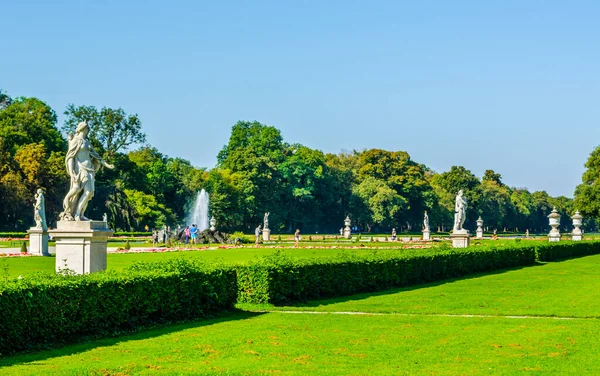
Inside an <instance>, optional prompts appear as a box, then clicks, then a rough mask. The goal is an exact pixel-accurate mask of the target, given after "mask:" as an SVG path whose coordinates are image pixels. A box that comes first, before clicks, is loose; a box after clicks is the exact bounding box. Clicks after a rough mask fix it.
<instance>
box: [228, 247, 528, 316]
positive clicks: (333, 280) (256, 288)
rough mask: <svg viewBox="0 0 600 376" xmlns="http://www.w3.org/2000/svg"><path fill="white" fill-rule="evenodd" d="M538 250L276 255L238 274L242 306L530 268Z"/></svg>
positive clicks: (488, 248) (255, 263)
mask: <svg viewBox="0 0 600 376" xmlns="http://www.w3.org/2000/svg"><path fill="white" fill-rule="evenodd" d="M535 261H536V252H535V246H534V245H533V244H530V245H527V244H524V245H513V246H510V247H502V246H487V247H482V246H480V247H470V248H465V249H446V248H439V249H437V248H433V249H430V250H406V251H402V252H400V253H390V252H385V253H381V252H377V251H373V252H371V253H369V254H367V255H366V256H365V255H361V256H359V255H358V254H344V255H340V256H338V257H333V258H316V259H292V258H289V257H287V256H284V255H282V254H281V253H276V254H273V255H270V256H266V257H264V258H262V259H259V260H256V261H254V262H253V263H251V264H249V265H247V266H245V267H240V268H239V269H238V288H239V294H238V301H239V302H242V303H244V302H245V303H272V304H283V303H287V302H293V301H305V300H307V299H316V298H322V297H332V296H343V295H350V294H354V293H358V292H366V291H378V290H384V289H388V288H391V287H399V286H407V285H413V284H418V283H423V282H430V281H436V280H442V279H446V278H453V277H460V276H464V275H468V274H473V273H478V272H484V271H489V270H497V269H502V268H511V267H515V266H522V265H531V264H533V263H535Z"/></svg>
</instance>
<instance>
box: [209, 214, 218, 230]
mask: <svg viewBox="0 0 600 376" xmlns="http://www.w3.org/2000/svg"><path fill="white" fill-rule="evenodd" d="M216 225H217V220H216V219H215V217H212V218H211V219H210V231H212V232H215V231H216V230H217V228H216V227H215V226H216Z"/></svg>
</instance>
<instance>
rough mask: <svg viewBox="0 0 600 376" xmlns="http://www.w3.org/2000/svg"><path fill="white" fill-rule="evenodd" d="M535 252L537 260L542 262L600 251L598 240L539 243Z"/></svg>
mask: <svg viewBox="0 0 600 376" xmlns="http://www.w3.org/2000/svg"><path fill="white" fill-rule="evenodd" d="M536 252H537V258H538V260H539V261H542V262H544V261H554V260H563V259H567V258H573V257H582V256H588V255H596V254H599V253H600V241H587V240H584V241H578V242H574V241H561V242H557V243H539V244H538V245H537V247H536Z"/></svg>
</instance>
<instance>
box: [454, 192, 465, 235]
mask: <svg viewBox="0 0 600 376" xmlns="http://www.w3.org/2000/svg"><path fill="white" fill-rule="evenodd" d="M466 218H467V199H466V198H465V197H464V196H463V191H462V189H461V190H460V191H458V195H457V196H456V202H455V204H454V231H463V230H464V229H463V225H464V224H465V220H466Z"/></svg>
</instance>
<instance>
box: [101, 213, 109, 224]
mask: <svg viewBox="0 0 600 376" xmlns="http://www.w3.org/2000/svg"><path fill="white" fill-rule="evenodd" d="M102 221H104V222H106V223H108V216H107V215H106V213H104V214H102Z"/></svg>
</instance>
